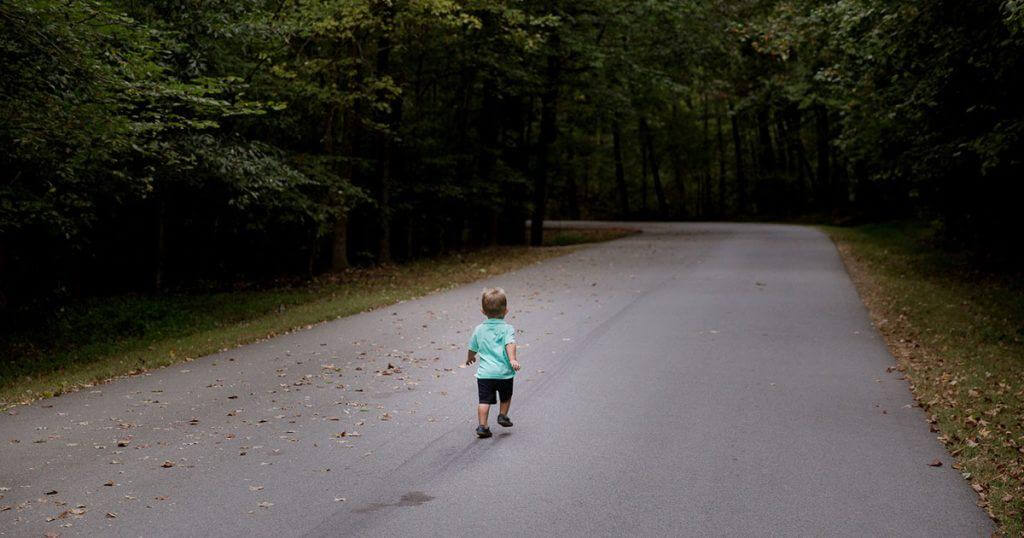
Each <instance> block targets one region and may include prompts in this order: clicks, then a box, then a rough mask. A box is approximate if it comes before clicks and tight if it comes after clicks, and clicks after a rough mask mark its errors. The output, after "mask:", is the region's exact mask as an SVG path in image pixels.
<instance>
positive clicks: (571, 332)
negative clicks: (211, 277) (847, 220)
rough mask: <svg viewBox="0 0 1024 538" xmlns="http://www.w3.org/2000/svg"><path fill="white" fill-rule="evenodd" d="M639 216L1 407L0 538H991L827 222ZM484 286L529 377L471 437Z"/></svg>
mask: <svg viewBox="0 0 1024 538" xmlns="http://www.w3.org/2000/svg"><path fill="white" fill-rule="evenodd" d="M554 225H559V223H554ZM562 225H565V224H562ZM573 225H598V224H580V223H575V224H573ZM630 226H634V227H635V226H640V227H642V229H643V232H644V233H642V234H640V235H635V236H632V237H629V238H625V239H621V240H618V241H614V242H610V243H605V244H599V245H595V246H591V247H588V248H586V249H583V250H580V251H578V252H576V253H574V254H570V255H568V256H564V257H560V258H556V259H553V260H550V261H546V262H544V263H541V264H538V265H535V266H531V267H529V268H527V269H523V270H520V271H516V272H512V273H508V274H505V275H500V276H497V277H494V278H490V279H488V280H486V281H484V282H479V283H475V284H471V285H468V286H464V287H461V288H457V289H454V290H451V291H447V292H444V293H438V294H434V295H431V296H428V297H424V298H421V299H418V300H414V301H408V302H404V303H401V304H398V305H395V306H392V307H388V308H384V309H380V310H376V311H372V312H367V313H363V314H359V315H356V316H352V317H349V318H345V319H341V320H337V321H334V322H331V323H326V324H321V325H317V326H314V327H312V328H310V329H308V330H304V331H299V332H296V333H292V334H288V335H284V336H281V337H278V338H275V339H272V340H268V341H264V342H260V343H257V344H253V345H250V346H246V347H243V348H238V349H234V350H231V351H228V352H224V353H220V354H217V355H214V356H210V357H206V358H203V359H201V360H197V361H194V362H191V363H186V364H182V365H178V366H174V367H170V368H166V369H163V370H159V371H154V372H151V373H149V374H147V375H143V376H137V377H132V378H127V379H121V380H118V381H115V382H112V383H108V384H104V385H101V386H98V387H94V388H92V389H86V390H83V391H82V392H79V393H75V394H71V395H67V396H63V397H59V398H54V399H50V400H45V401H40V402H36V403H35V404H33V405H30V406H23V407H19V408H16V409H15V410H13V411H12V412H11V414H8V415H4V416H0V433H2V435H0V442H2V443H3V448H2V450H0V488H3V489H2V490H0V495H3V498H0V510H3V511H0V535H5V536H41V535H43V534H44V533H47V532H49V533H59V534H60V535H63V536H98V535H110V536H206V535H221V536H463V535H480V534H482V533H493V532H495V531H496V532H497V533H498V534H502V535H513V536H552V535H554V536H559V535H560V536H582V535H597V536H695V535H726V536H764V535H830V536H833V535H835V536H866V535H885V536H980V535H984V536H988V535H989V534H990V533H991V532H992V531H993V529H994V527H993V525H992V523H991V521H990V520H989V519H988V518H987V517H986V516H985V515H984V513H983V512H982V511H981V510H980V509H979V508H977V507H976V506H975V504H974V503H975V500H976V499H975V496H974V494H973V492H972V491H971V490H970V488H969V486H968V484H967V483H966V482H965V481H964V480H962V479H961V478H960V477H959V475H958V473H957V472H956V471H955V470H953V469H951V468H950V466H949V465H950V463H951V461H950V459H949V456H948V455H947V454H946V452H945V451H944V449H943V447H942V446H941V445H940V444H939V443H938V441H936V440H935V437H934V434H931V433H929V431H928V425H927V424H926V423H925V421H924V414H923V413H922V411H921V410H920V409H919V408H917V407H914V406H913V405H912V403H913V400H912V399H911V397H910V394H909V391H908V390H907V385H906V382H905V381H902V380H901V379H899V377H898V372H894V373H887V371H886V367H887V366H890V365H892V364H893V359H892V358H891V357H890V356H889V354H888V353H887V351H886V349H885V346H884V344H883V342H882V341H881V339H880V337H879V336H878V334H877V333H876V332H875V330H874V329H873V328H872V327H871V325H870V322H869V320H868V317H867V314H866V312H865V310H864V308H863V306H862V304H861V302H860V300H859V299H858V297H857V295H856V292H855V290H854V288H853V286H852V284H851V282H850V279H849V277H848V276H847V274H846V272H845V270H844V268H843V266H842V264H841V262H840V260H839V258H838V255H837V253H836V250H835V248H834V247H833V245H832V243H831V242H830V241H829V240H828V238H827V237H826V236H824V235H823V234H821V233H820V232H818V231H816V230H814V229H811V228H806V227H798V226H783V225H763V224H667V223H664V224H661V223H648V224H630ZM485 285H488V286H489V285H500V286H503V287H504V288H505V289H506V290H507V291H508V293H509V302H510V304H509V307H510V310H511V312H510V315H509V321H510V322H511V323H512V324H513V325H515V326H516V327H517V329H518V330H519V334H518V341H519V343H520V359H521V362H522V363H523V365H524V367H523V371H522V372H520V374H519V376H518V377H517V380H516V396H515V398H514V400H513V404H512V412H511V417H512V419H513V420H514V421H515V424H516V425H515V427H513V428H511V429H509V430H502V429H501V428H500V427H498V426H496V425H494V424H493V423H492V429H494V431H495V434H496V435H495V436H494V437H493V438H491V439H485V440H478V439H476V438H475V437H474V435H473V428H474V414H475V399H474V398H475V395H476V390H475V384H474V380H473V378H472V370H471V369H460V368H458V364H459V361H460V360H462V359H464V358H465V351H464V348H465V342H466V340H467V338H468V335H469V332H470V331H471V329H472V328H473V326H474V325H475V324H476V323H478V322H479V321H480V314H479V291H480V289H481V287H483V286H485ZM342 432H344V435H342ZM119 442H120V444H123V445H124V446H118V444H119ZM936 458H938V459H939V460H941V461H942V462H943V463H944V465H943V466H941V467H931V466H929V465H928V464H929V463H930V462H932V461H933V460H934V459H936ZM105 484H110V485H105ZM49 492H55V493H50V494H48V493H49ZM5 507H6V509H4V508H5ZM48 520H49V521H48Z"/></svg>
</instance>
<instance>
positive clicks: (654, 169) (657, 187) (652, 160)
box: [640, 117, 668, 218]
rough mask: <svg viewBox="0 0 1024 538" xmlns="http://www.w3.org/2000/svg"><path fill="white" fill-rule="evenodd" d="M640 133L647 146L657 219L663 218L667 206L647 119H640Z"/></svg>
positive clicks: (652, 136) (652, 137)
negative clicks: (656, 202) (656, 206)
mask: <svg viewBox="0 0 1024 538" xmlns="http://www.w3.org/2000/svg"><path fill="white" fill-rule="evenodd" d="M640 131H641V133H643V138H644V144H645V145H646V146H647V158H648V161H649V164H650V167H651V179H652V180H653V181H654V196H655V197H656V198H657V200H658V217H659V218H665V216H666V215H667V214H668V205H667V202H666V201H665V189H664V188H663V187H662V184H661V171H660V166H659V163H658V153H657V151H655V149H654V134H653V133H651V127H650V125H648V124H647V119H646V118H643V117H641V118H640Z"/></svg>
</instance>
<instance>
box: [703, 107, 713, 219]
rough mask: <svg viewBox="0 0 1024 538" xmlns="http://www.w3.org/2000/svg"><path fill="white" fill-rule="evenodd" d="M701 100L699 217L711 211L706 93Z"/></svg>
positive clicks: (709, 147) (709, 150) (705, 215)
mask: <svg viewBox="0 0 1024 538" xmlns="http://www.w3.org/2000/svg"><path fill="white" fill-rule="evenodd" d="M703 101H704V114H703V116H704V118H703V123H704V141H703V143H702V145H701V148H702V150H703V153H704V161H705V166H704V167H703V170H702V171H701V186H700V216H701V217H707V215H708V213H710V212H711V211H710V206H711V192H710V191H711V166H712V164H711V162H712V158H711V135H710V134H709V133H710V131H709V130H708V119H709V118H708V116H709V111H708V96H707V94H704V96H703Z"/></svg>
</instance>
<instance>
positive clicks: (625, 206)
mask: <svg viewBox="0 0 1024 538" xmlns="http://www.w3.org/2000/svg"><path fill="white" fill-rule="evenodd" d="M612 153H613V157H614V159H615V186H616V187H617V190H618V191H619V212H620V213H621V214H622V216H623V217H624V218H625V217H629V191H628V190H627V189H626V172H625V169H624V167H623V166H622V127H621V126H620V125H619V122H618V120H616V121H615V122H614V123H613V124H612Z"/></svg>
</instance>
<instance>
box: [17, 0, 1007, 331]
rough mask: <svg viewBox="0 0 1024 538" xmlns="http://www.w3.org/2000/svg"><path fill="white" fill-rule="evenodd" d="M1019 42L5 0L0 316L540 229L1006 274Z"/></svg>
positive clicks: (865, 3) (359, 1) (974, 35)
mask: <svg viewBox="0 0 1024 538" xmlns="http://www.w3.org/2000/svg"><path fill="white" fill-rule="evenodd" d="M1022 32H1024V11H1022V4H1021V2H1020V1H1019V0H1013V1H1002V0H998V1H997V0H985V1H978V2H966V3H965V2H961V1H947V0H936V1H933V2H925V3H921V2H911V1H909V0H908V1H884V2H883V1H881V0H840V1H832V2H824V1H810V0H793V1H753V0H750V1H736V0H733V1H726V0H718V1H711V2H696V1H692V0H646V1H637V2H621V1H605V0H582V1H580V0H573V1H530V0H523V1H511V0H508V1H490V0H489V1H476V0H391V1H389V0H346V1H338V0H318V1H301V2H300V1H295V0H230V1H229V0H213V1H204V2H195V1H191V0H165V1H159V2H136V1H120V0H92V1H84V2H66V1H58V0H39V1H26V0H15V1H10V2H3V3H0V65H2V67H0V69H3V78H2V80H0V121H2V124H0V140H2V143H3V147H4V152H3V154H2V155H0V166H2V170H3V179H2V180H0V305H2V306H3V308H4V309H6V310H8V311H12V310H13V309H17V308H22V307H26V306H32V305H34V304H35V305H37V306H38V304H39V303H40V302H43V303H51V302H53V301H62V300H65V299H67V298H69V297H76V296H81V295H93V294H107V293H120V292H135V291H138V292H143V291H145V292H149V291H162V290H168V289H180V288H184V287H196V286H223V285H225V284H226V283H230V282H237V281H263V280H267V279H271V278H275V277H279V276H288V275H290V276H300V277H301V276H308V275H316V274H321V273H325V272H328V271H338V270H343V269H345V268H346V267H348V266H349V265H351V264H360V265H365V264H376V263H389V262H392V261H402V260H407V259H411V258H416V257H422V256H427V255H432V254H436V253H441V252H445V251H450V250H453V249H460V248H464V247H467V246H480V245H490V244H512V243H524V242H530V243H532V244H539V242H540V240H541V234H540V228H539V225H540V223H541V221H542V220H543V219H544V218H567V219H578V218H584V219H608V218H615V219H731V218H761V219H767V218H780V217H791V216H796V215H807V214H818V215H826V216H843V217H855V218H872V219H878V218H890V217H903V216H912V217H917V218H921V217H923V218H927V219H930V220H934V221H935V222H936V225H938V226H941V227H942V229H943V230H944V232H945V233H947V234H948V235H949V236H950V237H953V238H958V239H959V240H961V241H964V242H969V243H971V244H973V245H975V246H976V247H978V248H981V249H983V250H985V251H989V252H995V251H999V250H1003V251H1006V250H1009V251H1017V250H1019V246H1020V239H1019V238H1018V237H1019V233H1018V232H1019V230H1020V225H1019V224H1018V223H1017V221H1016V218H1015V208H1016V206H1017V205H1018V204H1019V203H1020V200H1021V196H1020V195H1021V179H1020V178H1021V172H1022V164H1021V156H1022V155H1024V152H1022V149H1024V148H1022V144H1021V136H1022V135H1024V121H1022V117H1024V110H1022V106H1024V105H1022V100H1021V99H1020V95H1021V93H1022V89H1024V84H1022V82H1024V81H1022V77H1024V33H1022ZM529 218H532V219H533V222H534V223H535V227H534V228H533V229H530V230H527V229H525V228H524V225H523V223H524V221H525V220H526V219H529Z"/></svg>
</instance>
